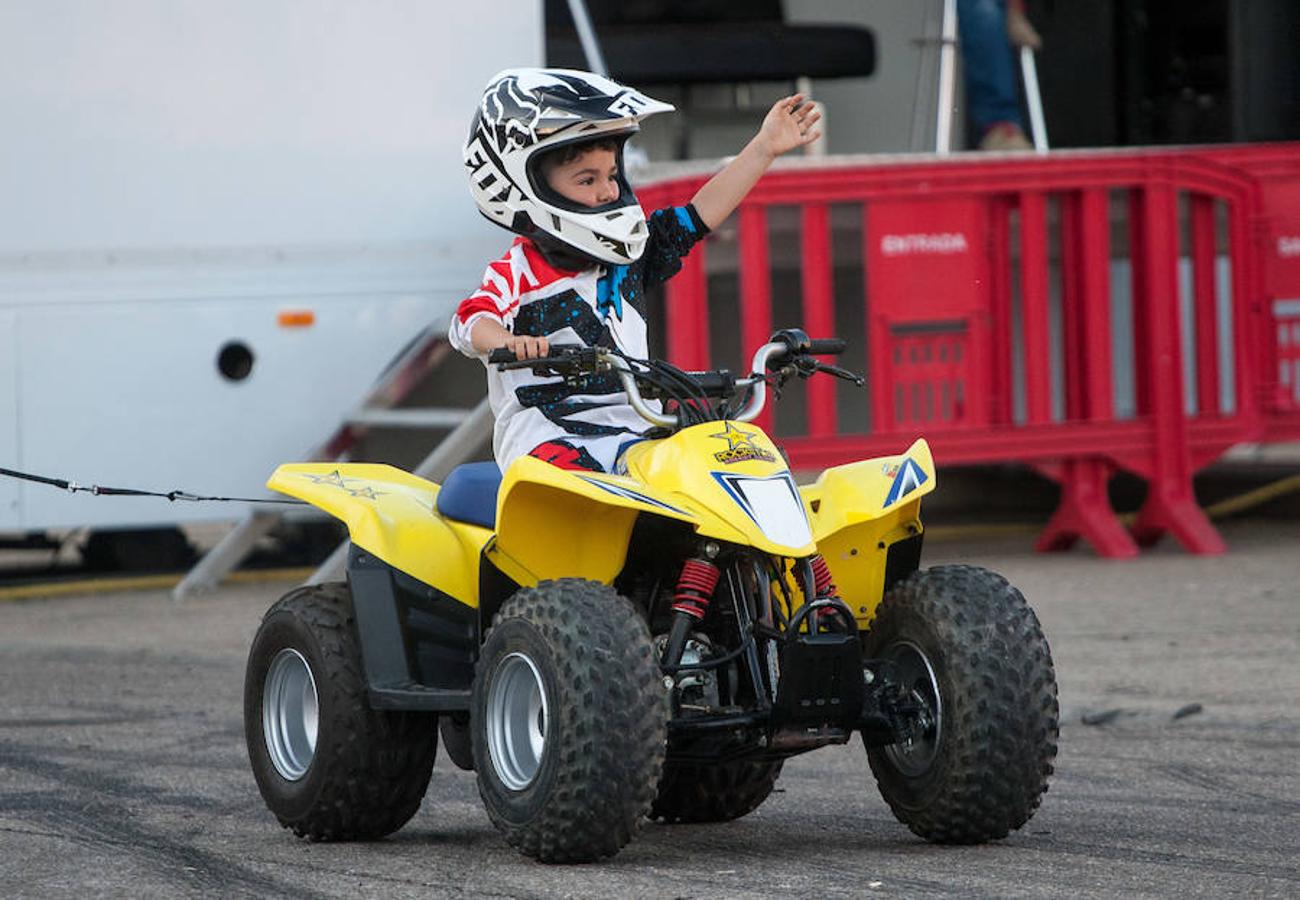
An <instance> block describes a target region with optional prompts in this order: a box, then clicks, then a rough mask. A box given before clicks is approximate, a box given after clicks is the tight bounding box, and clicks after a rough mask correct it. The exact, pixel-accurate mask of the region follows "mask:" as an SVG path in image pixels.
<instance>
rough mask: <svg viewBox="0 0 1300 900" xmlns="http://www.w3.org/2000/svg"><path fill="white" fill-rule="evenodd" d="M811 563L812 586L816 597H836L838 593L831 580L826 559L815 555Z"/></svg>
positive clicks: (829, 568)
mask: <svg viewBox="0 0 1300 900" xmlns="http://www.w3.org/2000/svg"><path fill="white" fill-rule="evenodd" d="M811 562H812V570H813V584H814V586H815V588H816V591H817V597H818V598H821V597H838V596H839V595H840V592H839V589H838V588H836V587H835V581H834V580H833V579H832V578H831V567H830V566H828V565H826V558H825V557H823V556H822V555H821V554H820V553H817V554H815V555H814V556H813V558H812V560H811Z"/></svg>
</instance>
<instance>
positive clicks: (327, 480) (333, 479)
mask: <svg viewBox="0 0 1300 900" xmlns="http://www.w3.org/2000/svg"><path fill="white" fill-rule="evenodd" d="M302 477H303V478H308V479H310V480H311V482H312V484H332V485H334V486H335V487H339V488H343V489H344V490H347V485H345V484H344V483H343V482H344V481H345V479H344V478H343V476H342V475H340V474H339V470H338V469H335V470H334V471H333V472H330V473H329V474H328V475H312V474H310V473H307V472H304V473H303V475H302Z"/></svg>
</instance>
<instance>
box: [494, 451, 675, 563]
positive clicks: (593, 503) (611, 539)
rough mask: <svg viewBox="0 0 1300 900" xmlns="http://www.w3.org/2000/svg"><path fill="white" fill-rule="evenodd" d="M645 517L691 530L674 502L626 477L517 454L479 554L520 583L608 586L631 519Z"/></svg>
mask: <svg viewBox="0 0 1300 900" xmlns="http://www.w3.org/2000/svg"><path fill="white" fill-rule="evenodd" d="M647 512H648V513H654V514H655V515H660V516H665V517H667V518H670V519H678V520H680V521H682V522H688V523H690V524H691V525H696V524H697V522H696V517H695V515H694V514H693V513H692V512H691V511H690V510H688V509H686V508H685V506H684V505H683V504H682V503H681V502H680V500H678V499H676V498H673V497H669V496H666V495H662V494H659V493H658V492H656V491H654V490H653V489H652V488H648V487H646V486H645V485H642V484H639V483H637V482H636V481H633V480H632V479H630V478H626V477H623V476H620V475H606V474H602V473H599V472H574V471H570V470H567V469H561V468H558V467H557V466H553V465H551V464H550V463H547V462H542V461H541V460H540V459H536V458H534V457H531V456H523V457H520V458H519V459H517V460H515V461H514V462H513V463H511V465H510V468H509V469H507V470H506V473H505V478H504V479H503V480H502V482H501V490H500V492H499V493H498V495H497V524H498V527H499V529H500V530H499V531H498V532H497V537H496V540H495V541H494V542H493V544H492V546H491V547H490V548H489V549H488V553H487V555H488V558H489V559H491V560H492V562H493V564H494V565H496V566H497V568H499V569H501V571H502V572H504V573H505V574H506V575H508V576H509V577H510V578H511V579H512V580H514V581H515V582H516V583H518V584H521V585H534V584H536V583H537V582H538V581H541V580H543V579H547V578H562V577H570V578H590V579H592V580H593V581H602V582H605V583H606V584H608V583H609V582H611V581H613V580H614V577H615V576H616V575H618V573H619V572H620V571H622V569H623V565H624V563H625V562H626V561H627V548H628V542H629V540H630V539H631V536H632V527H633V526H634V525H635V524H636V520H637V517H638V516H639V515H641V514H642V513H647Z"/></svg>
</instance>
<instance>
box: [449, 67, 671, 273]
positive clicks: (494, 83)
mask: <svg viewBox="0 0 1300 900" xmlns="http://www.w3.org/2000/svg"><path fill="white" fill-rule="evenodd" d="M672 109H673V107H672V106H670V105H669V104H667V103H661V102H660V101H658V100H655V99H653V98H651V97H647V96H646V95H645V94H642V93H641V92H640V91H637V90H634V89H632V88H629V87H624V86H623V85H621V84H618V83H616V82H614V81H611V80H610V79H608V78H604V77H602V76H600V75H595V74H592V73H590V72H579V71H575V70H571V69H507V70H505V71H504V72H500V73H498V74H497V75H496V76H494V77H493V78H492V80H491V81H490V82H489V83H488V86H487V89H486V90H485V91H484V92H483V98H482V100H481V101H480V103H479V108H478V111H477V112H476V113H475V116H474V122H473V125H472V127H471V128H470V135H469V140H468V141H466V143H465V166H466V168H467V169H468V172H469V180H470V193H471V194H473V196H474V202H475V203H477V204H478V207H479V210H480V211H482V213H483V214H484V215H485V216H487V217H488V218H489V219H491V220H492V221H493V222H496V223H497V224H498V225H500V226H502V227H503V228H507V229H509V230H510V231H514V232H516V233H519V234H524V235H527V236H529V237H532V238H535V239H536V238H542V239H546V238H549V239H552V240H555V241H558V242H560V243H561V244H562V245H564V246H565V247H566V248H568V249H570V250H572V251H575V252H577V253H578V254H580V255H581V256H584V257H587V258H589V259H591V260H592V261H593V262H597V263H606V264H611V265H625V264H627V263H630V262H633V261H635V260H636V259H638V258H639V257H640V256H641V252H642V250H643V249H644V247H645V241H646V237H647V230H646V222H645V214H644V213H643V212H642V210H641V207H640V206H639V205H638V204H637V201H636V197H635V195H634V194H633V193H632V189H631V186H630V185H628V184H627V181H626V176H625V175H624V173H623V166H622V141H623V140H625V139H626V138H627V137H628V136H629V135H631V134H633V133H634V132H636V131H637V130H638V123H639V122H640V120H641V119H643V118H645V117H646V116H649V115H653V114H654V113H658V112H669V111H671V110H672ZM602 138H604V139H612V140H615V141H616V142H617V144H618V147H619V153H618V156H619V160H618V162H619V165H618V179H619V187H620V190H619V197H618V199H617V200H615V201H613V202H612V203H609V204H606V205H604V206H599V207H585V206H581V205H578V204H574V203H572V202H570V201H566V200H565V199H564V198H563V197H561V196H560V195H559V194H558V193H556V192H555V191H553V190H551V189H550V188H549V186H548V185H547V182H546V178H545V176H544V175H543V174H542V172H541V171H540V168H539V167H538V165H537V163H538V160H539V158H540V157H542V156H543V155H544V154H545V153H546V152H547V151H550V150H554V149H555V148H557V147H563V146H565V145H568V144H576V143H586V142H589V141H593V140H599V139H602Z"/></svg>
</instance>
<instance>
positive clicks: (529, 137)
mask: <svg viewBox="0 0 1300 900" xmlns="http://www.w3.org/2000/svg"><path fill="white" fill-rule="evenodd" d="M671 110H672V107H671V106H669V105H668V104H667V103H661V102H660V101H658V100H654V99H652V98H650V97H647V96H645V95H644V94H642V93H640V92H638V91H636V90H633V89H631V88H627V87H624V86H622V85H620V84H616V83H615V82H613V81H610V80H609V79H607V78H603V77H601V76H599V75H594V74H592V73H590V72H577V71H573V70H566V69H508V70H506V71H504V72H501V73H500V74H498V75H497V76H495V77H494V78H493V79H492V81H491V82H490V83H489V84H488V87H487V90H486V91H484V93H483V99H482V101H481V102H480V104H479V110H478V113H477V114H476V115H475V117H474V124H473V127H472V128H471V130H470V137H469V140H468V142H467V143H466V145H465V165H466V166H467V167H468V169H469V180H470V191H471V192H472V193H473V195H474V200H475V202H476V203H478V206H479V209H480V210H481V211H482V212H483V214H484V215H485V216H487V217H488V218H489V219H490V220H492V221H493V222H496V223H497V224H498V225H500V226H502V227H503V228H507V229H509V230H510V231H513V232H515V233H516V234H518V235H520V237H518V238H516V239H515V242H514V244H513V245H512V246H511V247H510V249H509V250H508V251H506V253H505V255H504V256H502V257H501V258H500V259H498V260H496V261H495V262H493V263H491V264H490V265H489V266H488V268H487V272H486V273H485V274H484V277H483V284H482V285H481V286H480V287H479V289H478V290H477V291H475V292H474V293H473V294H472V295H471V296H470V297H469V298H468V299H466V300H465V301H464V302H463V303H461V304H460V307H459V308H458V309H457V310H456V314H455V315H454V316H453V317H452V321H451V326H450V329H449V335H450V338H451V343H452V345H453V346H455V347H456V348H457V349H458V350H460V351H461V352H462V353H465V354H466V355H468V356H473V357H478V358H480V359H482V360H483V361H484V363H485V364H486V363H487V358H488V355H489V354H490V353H491V351H493V350H495V349H498V348H506V349H508V350H511V351H513V352H514V354H515V356H516V357H518V358H519V359H535V358H538V357H543V356H546V354H547V351H548V347H549V345H550V344H552V343H556V342H559V343H564V344H569V345H581V346H589V347H596V346H599V347H612V348H617V349H618V350H621V351H623V352H624V353H627V354H628V355H630V356H633V357H636V358H638V359H640V358H644V357H646V356H648V355H649V353H648V351H647V347H646V318H645V317H646V304H645V293H646V291H647V290H649V289H650V288H653V287H655V286H656V285H659V284H661V283H663V282H664V281H667V280H668V279H669V278H671V277H672V276H673V275H675V274H676V273H677V272H678V271H679V270H680V269H681V257H683V256H685V255H686V254H687V253H689V252H690V249H691V247H692V246H694V244H695V243H696V242H697V241H699V240H700V239H701V238H703V237H704V236H705V235H706V234H707V233H708V232H709V231H711V230H712V229H714V228H717V227H718V225H720V224H721V223H722V222H723V220H725V219H726V218H727V216H729V215H730V214H731V211H732V210H734V209H735V208H736V206H737V204H739V203H740V201H741V200H742V199H744V197H745V195H746V194H747V193H749V190H750V188H752V187H753V186H754V184H755V182H757V181H758V179H759V178H760V177H761V176H762V174H763V173H764V172H766V171H767V169H768V166H770V165H771V164H772V161H773V160H774V159H776V158H777V157H778V156H780V155H781V154H783V153H786V152H787V151H789V150H792V149H794V148H796V147H800V146H803V145H804V144H809V143H812V142H813V141H815V140H817V138H818V136H819V135H820V132H819V131H817V130H816V129H815V126H816V124H817V120H818V119H819V118H820V116H821V114H820V113H819V112H817V111H816V110H815V109H814V108H813V107H812V105H811V104H808V103H805V102H804V97H803V96H802V95H800V94H795V95H793V96H790V97H786V98H784V99H782V100H778V101H777V102H776V103H775V104H773V105H772V108H771V109H770V110H769V111H768V113H767V116H766V118H764V119H763V124H762V127H760V128H759V130H758V133H757V134H756V135H754V137H753V139H751V140H750V141H749V143H748V144H746V145H745V147H744V149H743V150H741V151H740V153H739V154H738V155H737V156H735V157H734V158H733V159H732V160H731V162H729V163H728V164H727V165H726V166H725V167H724V168H723V169H722V170H721V171H720V172H718V173H717V174H716V175H714V176H713V178H711V179H710V180H709V181H708V183H707V184H705V185H704V186H703V187H702V188H700V190H699V192H698V193H697V194H696V195H695V196H694V197H693V198H692V199H691V202H690V203H688V204H687V205H686V206H679V207H673V208H669V209H661V210H658V211H656V212H654V213H653V214H651V215H650V217H649V219H647V218H646V215H645V213H644V212H643V211H642V210H641V207H640V205H639V204H638V203H637V199H636V196H635V195H634V194H633V193H632V188H631V185H629V184H628V181H627V177H626V174H625V172H624V168H623V144H624V143H625V142H626V141H627V139H628V137H630V136H631V135H633V134H635V133H636V132H637V131H638V130H639V123H640V121H641V120H642V119H644V118H645V117H647V116H650V115H654V114H655V113H660V112H668V111H671ZM488 395H489V397H490V398H491V400H492V411H493V413H495V415H496V430H495V433H494V436H493V450H494V451H495V455H496V459H497V463H498V465H499V466H500V467H501V470H502V471H503V472H504V471H505V470H506V468H507V467H508V466H509V465H510V463H511V462H512V461H513V460H514V459H515V458H516V457H519V456H523V455H525V454H531V455H533V456H536V457H539V458H541V459H544V460H546V461H547V462H550V463H553V464H555V465H558V466H561V467H563V468H571V469H589V470H594V471H605V472H609V471H613V468H614V463H615V461H616V459H617V458H618V455H619V454H620V453H621V452H622V450H623V449H625V448H626V447H627V445H628V444H630V443H632V442H634V441H636V440H637V438H638V436H639V435H640V433H641V432H642V431H643V430H644V429H645V427H646V424H645V422H644V420H642V419H641V417H640V416H638V415H637V413H636V412H635V411H633V410H632V408H631V407H629V406H628V404H627V395H626V394H625V393H624V392H623V389H622V387H621V386H620V385H619V383H618V380H617V379H616V378H614V377H612V376H610V375H604V376H592V377H589V378H585V379H579V380H578V381H577V382H576V383H572V384H569V383H557V382H556V379H554V378H541V377H538V376H537V375H535V374H533V373H532V372H531V371H530V370H529V369H513V370H509V371H505V372H501V371H497V370H496V369H495V368H494V367H492V366H488Z"/></svg>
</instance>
